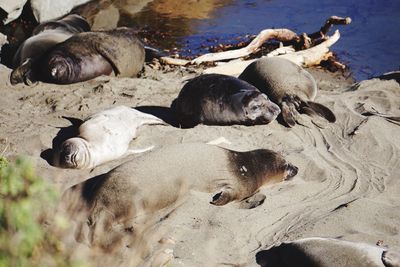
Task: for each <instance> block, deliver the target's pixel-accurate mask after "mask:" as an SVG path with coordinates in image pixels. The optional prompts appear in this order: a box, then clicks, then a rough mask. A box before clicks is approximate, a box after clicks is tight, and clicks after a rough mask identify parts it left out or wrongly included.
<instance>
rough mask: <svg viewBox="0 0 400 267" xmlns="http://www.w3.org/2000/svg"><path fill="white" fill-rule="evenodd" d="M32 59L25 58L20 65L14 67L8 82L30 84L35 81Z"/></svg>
mask: <svg viewBox="0 0 400 267" xmlns="http://www.w3.org/2000/svg"><path fill="white" fill-rule="evenodd" d="M32 65H33V59H32V58H28V59H26V60H25V61H24V62H23V63H22V64H21V65H20V66H18V67H17V68H16V69H14V70H13V71H12V72H11V75H10V82H11V84H12V85H16V84H18V83H25V84H26V85H32V84H33V83H35V82H36V80H35V79H34V77H33V71H32Z"/></svg>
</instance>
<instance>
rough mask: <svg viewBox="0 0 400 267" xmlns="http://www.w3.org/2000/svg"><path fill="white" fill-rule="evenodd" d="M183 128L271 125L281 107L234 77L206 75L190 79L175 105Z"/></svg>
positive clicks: (173, 103)
mask: <svg viewBox="0 0 400 267" xmlns="http://www.w3.org/2000/svg"><path fill="white" fill-rule="evenodd" d="M171 108H172V109H173V110H174V112H175V114H176V116H177V119H178V121H179V123H180V124H181V126H182V127H184V128H188V127H194V126H195V125H197V124H199V123H203V124H208V125H232V124H243V125H255V124H268V123H270V122H271V121H273V120H274V119H275V118H276V117H277V116H278V114H279V113H280V109H279V107H278V106H277V105H276V104H275V103H272V102H271V101H270V100H269V99H268V97H267V96H266V95H265V94H263V93H261V92H260V91H259V90H258V89H257V88H255V87H254V86H252V85H250V84H248V83H247V82H244V81H242V80H239V79H237V78H235V77H231V76H227V75H222V74H205V75H201V76H198V77H196V78H193V79H191V80H190V81H189V82H188V83H186V84H185V85H184V86H183V88H182V90H181V91H180V93H179V95H178V97H177V98H176V99H175V100H174V101H173V102H172V105H171Z"/></svg>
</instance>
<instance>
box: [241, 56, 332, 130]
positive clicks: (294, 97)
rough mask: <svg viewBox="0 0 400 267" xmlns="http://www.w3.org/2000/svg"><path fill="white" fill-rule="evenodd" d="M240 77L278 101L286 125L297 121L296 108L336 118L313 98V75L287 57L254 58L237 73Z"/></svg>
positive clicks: (324, 116) (330, 118)
mask: <svg viewBox="0 0 400 267" xmlns="http://www.w3.org/2000/svg"><path fill="white" fill-rule="evenodd" d="M239 79H242V80H244V81H246V82H248V83H250V84H252V85H254V86H255V87H257V88H258V89H259V90H260V91H261V92H263V93H264V94H266V95H267V96H268V97H269V98H270V99H271V101H272V102H274V103H276V104H278V105H279V106H280V107H281V110H282V118H283V120H284V121H285V123H286V124H287V125H288V126H289V127H293V126H294V125H295V123H296V122H299V120H300V116H299V112H300V113H306V114H308V115H310V116H314V117H315V116H321V117H323V118H325V119H326V120H328V121H329V122H335V121H336V118H335V115H334V114H333V112H332V111H331V110H330V109H329V108H327V107H325V106H324V105H322V104H319V103H316V102H313V100H314V99H315V97H316V95H317V90H318V88H317V83H316V82H315V80H314V78H313V77H312V75H311V74H310V73H309V72H307V71H306V70H304V69H303V68H301V67H300V66H298V65H296V64H295V63H293V62H291V61H289V60H287V59H283V58H279V57H272V58H263V59H260V60H257V61H255V62H253V63H251V64H250V65H249V66H248V67H247V68H246V69H245V70H244V71H243V72H242V74H240V76H239ZM313 122H315V121H314V120H313Z"/></svg>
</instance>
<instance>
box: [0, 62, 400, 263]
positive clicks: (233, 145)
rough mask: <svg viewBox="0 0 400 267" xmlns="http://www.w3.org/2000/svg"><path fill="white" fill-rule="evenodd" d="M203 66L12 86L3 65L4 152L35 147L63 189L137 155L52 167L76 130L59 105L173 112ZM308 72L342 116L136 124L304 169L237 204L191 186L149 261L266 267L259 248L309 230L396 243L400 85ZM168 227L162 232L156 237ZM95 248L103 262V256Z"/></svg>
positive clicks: (140, 143) (153, 132) (143, 141)
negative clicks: (214, 201)
mask: <svg viewBox="0 0 400 267" xmlns="http://www.w3.org/2000/svg"><path fill="white" fill-rule="evenodd" d="M196 72H199V71H189V70H187V69H179V70H174V71H171V72H167V73H165V72H164V73H163V72H161V71H157V70H152V69H150V68H149V67H146V70H145V74H144V75H143V77H141V78H113V77H104V76H103V77H98V78H96V79H94V80H91V81H88V82H83V83H77V84H72V85H52V84H44V83H39V84H37V85H35V86H32V87H28V86H24V85H18V86H11V85H10V83H9V81H8V77H9V75H10V70H9V69H7V68H5V67H2V68H0V80H1V81H2V86H1V87H0V93H1V96H2V97H1V98H0V106H1V109H0V152H1V151H2V150H3V149H4V150H5V152H4V155H5V156H6V157H8V158H11V159H12V158H14V157H15V156H16V155H29V156H30V157H31V159H32V160H33V161H34V163H35V164H36V169H37V172H38V173H39V174H40V175H41V176H42V177H44V178H45V179H46V180H47V181H49V182H50V183H53V184H55V185H56V186H57V187H58V188H59V189H60V191H64V190H66V189H67V188H69V187H70V186H72V185H74V184H77V183H80V182H83V181H85V180H87V179H89V178H91V177H94V176H96V175H99V174H102V173H105V172H107V171H109V170H110V169H112V168H114V167H115V166H117V165H119V164H121V163H122V162H125V161H127V160H135V158H137V157H140V156H141V155H140V154H136V155H131V156H129V157H128V158H122V159H120V160H116V161H112V162H109V163H106V164H103V165H101V166H98V167H97V168H95V169H94V170H70V169H59V168H55V167H52V166H51V165H49V163H48V162H47V161H46V160H45V159H43V158H42V157H41V155H42V156H46V153H48V149H50V148H51V147H52V142H53V141H54V140H53V139H54V138H55V137H56V136H57V134H59V133H62V134H66V133H67V134H68V133H69V132H68V131H69V130H71V127H70V126H71V124H70V122H69V121H68V120H66V119H64V118H62V116H66V117H72V118H78V119H84V118H86V117H87V116H89V115H91V114H93V113H95V112H98V111H100V110H104V109H106V108H109V107H111V106H114V105H127V106H131V107H142V110H147V111H148V110H151V111H153V113H155V114H158V115H160V117H162V118H163V119H165V120H166V121H170V119H171V116H170V114H168V109H167V107H169V106H170V104H171V102H172V100H173V99H174V98H175V97H176V96H177V95H178V93H179V91H180V89H181V88H182V85H183V82H184V80H186V79H188V78H191V77H194V76H195V75H197V74H198V73H196ZM311 73H312V74H313V76H314V77H315V78H316V80H317V83H318V86H319V88H320V90H319V92H318V95H317V97H316V101H317V102H319V103H322V104H324V105H326V106H327V107H329V108H330V109H332V111H333V112H334V113H335V115H336V118H337V121H336V122H335V123H332V124H329V125H328V126H327V127H326V128H324V129H320V128H318V127H316V126H315V125H314V124H312V122H311V121H309V119H308V117H305V119H306V120H307V119H308V121H309V122H310V123H309V125H308V127H305V126H301V125H296V126H295V127H293V128H291V129H290V128H287V127H285V126H283V125H281V124H280V123H279V122H278V121H273V122H272V123H271V124H269V125H259V126H250V127H247V126H239V125H235V126H205V125H199V126H196V127H195V128H191V129H180V128H177V127H173V126H164V125H146V126H143V127H141V128H140V129H139V131H138V137H137V139H135V140H134V141H132V142H131V145H130V148H134V149H138V148H145V147H148V146H151V145H154V146H155V148H154V149H155V150H156V149H159V148H161V147H164V146H169V145H172V144H177V143H192V142H204V143H205V142H209V141H212V140H215V139H217V138H220V137H224V138H225V139H226V140H228V141H229V142H230V144H228V143H225V144H222V145H221V146H224V147H227V148H229V149H233V150H239V151H244V150H250V149H257V148H268V149H272V150H275V151H280V152H282V153H283V154H284V155H285V156H286V158H287V159H288V161H290V162H291V163H293V164H294V165H296V166H297V167H298V168H299V172H298V174H297V176H295V177H294V178H293V179H292V180H290V181H286V182H283V183H278V184H274V185H270V186H265V187H263V188H261V190H260V192H261V193H263V194H265V195H266V199H265V201H264V203H263V204H262V205H261V206H258V207H256V208H254V209H240V208H239V205H238V203H230V204H228V205H225V206H221V207H217V206H213V205H211V204H209V202H210V200H211V198H212V195H211V194H209V193H202V192H196V191H192V192H191V194H190V195H189V196H188V197H187V198H186V199H185V200H184V201H181V202H180V203H179V206H178V207H177V208H176V209H174V210H173V211H172V212H171V213H170V214H169V216H168V217H166V218H164V219H163V220H162V221H161V222H158V223H157V224H156V225H154V226H151V232H153V233H155V232H157V235H156V236H155V235H153V237H152V238H153V239H154V240H153V239H152V238H150V237H149V238H148V240H147V242H146V243H147V245H148V246H149V247H150V249H149V250H150V251H154V250H157V249H158V250H159V251H162V253H161V254H154V255H156V256H157V257H156V256H154V257H153V260H155V261H159V262H163V261H164V258H168V259H169V258H172V259H171V261H170V263H169V264H170V265H169V266H259V265H258V264H257V262H256V254H257V252H260V251H262V250H265V249H267V248H269V247H271V246H274V245H279V244H280V243H281V242H284V241H292V240H296V239H300V238H307V237H331V238H341V239H343V240H348V241H356V242H365V243H368V244H371V245H375V244H376V243H377V242H378V241H379V242H380V243H381V244H383V245H384V246H389V247H395V248H396V247H400V223H399V222H400V173H399V170H400V125H399V123H398V122H396V121H394V120H392V119H390V118H388V117H390V116H400V86H399V84H398V83H397V82H396V81H395V80H379V79H372V80H367V81H362V82H360V83H358V84H353V83H352V81H351V80H349V79H347V80H346V79H344V78H342V77H341V76H339V75H334V74H330V73H326V72H324V71H321V70H311ZM149 106H152V107H149ZM379 114H384V115H380V116H379ZM70 132H71V131H70ZM146 153H151V152H146ZM127 175H128V174H127ZM128 234H129V233H127V235H128ZM71 235H72V233H71ZM161 238H163V239H162V240H164V242H161V243H159V242H157V240H159V239H161ZM71 242H72V243H73V241H71ZM73 244H74V246H76V247H77V248H78V247H80V248H86V245H84V244H80V245H78V244H77V243H73ZM163 246H164V247H163ZM159 247H162V248H159ZM121 250H122V249H121ZM171 250H173V252H172V251H171ZM119 252H120V253H115V254H114V255H119V256H118V259H117V260H116V259H112V260H111V261H112V262H113V265H110V266H117V265H118V264H120V266H126V264H127V263H128V262H129V261H130V258H131V257H132V255H133V254H134V253H133V252H132V251H130V249H129V248H124V251H119ZM127 255H130V256H127ZM144 257H145V261H144V265H145V266H150V260H149V258H148V257H147V258H146V256H144ZM163 257H164V258H163ZM96 259H97V260H98V261H100V262H102V260H101V259H102V258H101V255H100V256H99V255H98V256H97V258H96ZM109 260H110V259H109ZM102 263H104V262H102ZM154 264H155V265H158V264H157V262H155V263H154ZM104 266H105V265H104Z"/></svg>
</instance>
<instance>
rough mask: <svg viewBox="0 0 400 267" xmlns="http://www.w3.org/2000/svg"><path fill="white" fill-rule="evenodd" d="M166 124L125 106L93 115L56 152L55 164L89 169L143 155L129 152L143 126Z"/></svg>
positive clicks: (134, 151)
mask: <svg viewBox="0 0 400 267" xmlns="http://www.w3.org/2000/svg"><path fill="white" fill-rule="evenodd" d="M146 124H147V125H149V124H165V122H164V121H162V120H161V119H159V118H157V117H155V116H153V115H150V114H146V113H143V112H140V111H138V110H136V109H133V108H130V107H126V106H116V107H113V108H110V109H106V110H104V111H101V112H99V113H96V114H94V115H93V116H91V117H89V118H88V119H86V120H85V122H84V123H83V124H82V125H81V126H80V127H79V129H78V130H79V135H78V136H77V137H73V138H70V139H67V140H65V141H64V142H63V143H62V144H61V146H60V148H59V149H54V150H55V151H57V153H55V159H54V165H56V166H59V167H62V168H75V169H88V168H94V167H96V166H97V165H100V164H102V163H104V162H107V161H111V160H115V159H118V158H120V157H122V156H124V155H128V154H132V153H140V152H144V151H146V150H148V149H151V148H152V147H150V148H148V149H143V150H128V148H129V143H130V142H131V141H132V139H134V138H136V136H137V129H138V128H139V127H140V126H142V125H146Z"/></svg>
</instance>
